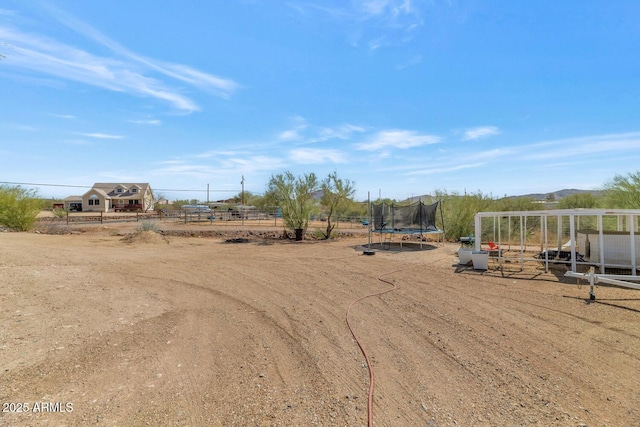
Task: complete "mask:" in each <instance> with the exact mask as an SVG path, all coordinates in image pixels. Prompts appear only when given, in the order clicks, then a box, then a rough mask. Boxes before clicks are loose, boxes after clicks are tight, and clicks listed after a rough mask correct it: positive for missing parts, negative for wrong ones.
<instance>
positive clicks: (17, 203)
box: [0, 185, 43, 231]
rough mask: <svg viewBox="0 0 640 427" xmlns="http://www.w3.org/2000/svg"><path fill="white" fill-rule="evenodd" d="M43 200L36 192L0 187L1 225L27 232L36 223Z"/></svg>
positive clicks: (20, 188) (19, 188) (15, 187)
mask: <svg viewBox="0 0 640 427" xmlns="http://www.w3.org/2000/svg"><path fill="white" fill-rule="evenodd" d="M42 206H43V201H42V199H40V198H38V197H36V192H35V190H28V189H26V188H23V187H20V186H19V185H18V186H6V185H0V224H2V225H4V226H6V227H8V228H12V229H14V230H19V231H27V230H29V229H30V228H31V227H33V224H35V222H36V218H37V217H38V213H40V210H41V209H42Z"/></svg>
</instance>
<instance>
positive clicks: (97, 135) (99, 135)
mask: <svg viewBox="0 0 640 427" xmlns="http://www.w3.org/2000/svg"><path fill="white" fill-rule="evenodd" d="M77 134H78V135H82V136H86V137H88V138H96V139H124V136H122V135H111V134H108V133H100V132H93V133H82V132H77Z"/></svg>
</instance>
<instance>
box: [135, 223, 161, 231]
mask: <svg viewBox="0 0 640 427" xmlns="http://www.w3.org/2000/svg"><path fill="white" fill-rule="evenodd" d="M138 228H139V230H140V231H155V232H158V231H160V226H159V225H158V223H157V222H156V221H150V220H145V221H142V222H141V223H140V227H138Z"/></svg>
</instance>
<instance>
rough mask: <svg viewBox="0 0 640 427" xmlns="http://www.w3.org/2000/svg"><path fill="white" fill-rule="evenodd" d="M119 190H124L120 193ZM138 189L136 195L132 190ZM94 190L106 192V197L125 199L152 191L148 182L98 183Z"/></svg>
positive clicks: (94, 185)
mask: <svg viewBox="0 0 640 427" xmlns="http://www.w3.org/2000/svg"><path fill="white" fill-rule="evenodd" d="M118 188H122V190H123V191H122V192H120V193H118V192H117V191H116V190H117V189H118ZM134 188H135V189H136V190H137V191H136V192H135V193H134V192H132V191H131V189H134ZM92 190H101V191H104V193H105V195H106V196H110V197H115V198H117V197H123V198H129V197H131V196H132V195H134V194H135V195H136V196H137V195H139V194H145V193H146V192H147V191H150V190H151V186H150V185H149V183H148V182H142V183H141V182H138V183H135V182H96V183H95V184H93V188H92Z"/></svg>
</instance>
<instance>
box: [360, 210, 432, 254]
mask: <svg viewBox="0 0 640 427" xmlns="http://www.w3.org/2000/svg"><path fill="white" fill-rule="evenodd" d="M439 207H440V201H437V202H435V203H433V204H431V205H425V204H424V203H423V202H422V201H419V202H417V203H412V204H410V205H407V206H396V205H393V204H387V203H378V204H376V203H373V204H372V211H373V212H372V213H373V222H372V229H371V232H372V233H378V234H379V235H380V246H381V247H382V246H383V245H384V244H388V245H389V246H391V243H392V240H393V237H394V236H395V235H401V236H402V235H416V236H418V235H419V236H420V248H421V249H422V243H423V240H424V236H425V235H433V236H435V240H436V245H437V246H439V245H440V242H441V241H442V244H443V245H444V230H440V229H438V227H437V225H436V217H437V212H438V208H439ZM440 215H441V221H442V220H443V218H442V208H441V209H440ZM442 222H443V221H442ZM443 228H444V226H443ZM383 239H384V241H383ZM402 240H403V239H402V238H401V239H400V247H401V248H402Z"/></svg>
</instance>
